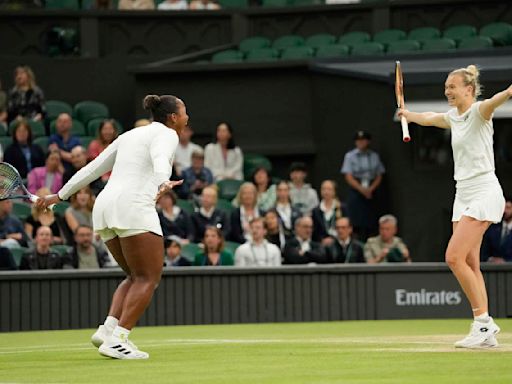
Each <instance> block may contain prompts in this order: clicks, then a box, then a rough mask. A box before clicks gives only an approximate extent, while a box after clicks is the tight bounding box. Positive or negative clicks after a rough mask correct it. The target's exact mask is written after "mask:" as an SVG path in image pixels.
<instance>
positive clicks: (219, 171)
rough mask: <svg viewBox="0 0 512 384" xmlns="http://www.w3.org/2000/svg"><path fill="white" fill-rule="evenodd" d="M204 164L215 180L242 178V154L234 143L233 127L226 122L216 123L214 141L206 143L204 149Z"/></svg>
mask: <svg viewBox="0 0 512 384" xmlns="http://www.w3.org/2000/svg"><path fill="white" fill-rule="evenodd" d="M204 165H205V167H206V168H209V169H210V171H212V173H213V177H214V178H215V181H219V180H225V179H235V180H243V179H244V174H243V165H244V156H243V153H242V150H241V149H240V148H239V147H237V146H236V145H235V140H234V138H233V129H232V128H231V125H229V124H228V123H220V124H219V125H217V130H216V134H215V143H210V144H208V145H207V146H206V147H205V149H204Z"/></svg>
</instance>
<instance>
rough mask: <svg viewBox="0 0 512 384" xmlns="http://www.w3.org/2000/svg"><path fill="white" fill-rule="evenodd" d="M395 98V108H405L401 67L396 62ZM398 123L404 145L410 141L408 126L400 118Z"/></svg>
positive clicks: (402, 118) (403, 118) (404, 120)
mask: <svg viewBox="0 0 512 384" xmlns="http://www.w3.org/2000/svg"><path fill="white" fill-rule="evenodd" d="M395 96H396V106H397V107H398V108H399V109H401V108H405V102H404V78H403V76H402V67H401V66H400V62H399V61H397V62H396V66H395ZM400 123H401V124H402V140H403V141H404V143H408V142H409V141H411V136H410V135H409V125H408V124H407V119H406V118H405V117H404V116H402V117H401V118H400Z"/></svg>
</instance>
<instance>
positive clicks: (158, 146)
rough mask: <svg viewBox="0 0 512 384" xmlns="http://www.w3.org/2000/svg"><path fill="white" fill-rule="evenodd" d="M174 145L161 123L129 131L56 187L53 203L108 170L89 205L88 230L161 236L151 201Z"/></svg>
mask: <svg viewBox="0 0 512 384" xmlns="http://www.w3.org/2000/svg"><path fill="white" fill-rule="evenodd" d="M178 141H179V140H178V135H177V133H176V131H174V130H173V129H170V128H167V127H166V126H165V125H163V124H161V123H157V122H154V123H151V124H149V125H147V126H144V127H139V128H134V129H132V130H130V131H128V132H126V133H124V134H122V135H120V136H119V137H118V138H117V139H116V140H115V141H114V142H113V143H112V144H110V145H109V146H108V147H107V148H105V150H104V151H103V152H101V153H100V155H99V156H98V157H97V158H96V159H94V160H93V161H91V162H90V163H89V164H87V165H86V166H85V167H83V168H82V169H80V170H79V171H78V172H77V173H76V174H75V175H74V176H73V177H72V178H71V179H70V180H69V181H68V182H67V183H66V184H65V185H64V186H63V187H62V189H61V190H60V191H59V197H60V198H61V199H62V200H67V199H68V198H69V197H70V196H71V195H73V194H74V193H76V192H77V191H79V190H80V189H81V188H83V187H84V186H86V185H88V184H89V183H91V182H92V181H94V180H96V179H97V178H98V177H100V176H101V175H103V174H105V173H106V172H108V171H110V170H112V174H111V176H110V179H109V181H108V183H107V185H106V186H105V188H104V189H103V191H101V193H100V194H99V195H98V197H97V199H96V202H95V204H94V209H93V225H94V230H95V231H102V230H105V229H120V230H139V231H140V232H144V231H148V232H154V233H156V234H158V235H162V229H161V227H160V221H159V220H158V215H157V212H156V209H155V196H156V194H157V192H158V186H159V185H160V184H162V183H163V182H165V181H167V180H169V178H170V176H171V173H172V161H173V159H174V154H175V152H176V147H177V145H178Z"/></svg>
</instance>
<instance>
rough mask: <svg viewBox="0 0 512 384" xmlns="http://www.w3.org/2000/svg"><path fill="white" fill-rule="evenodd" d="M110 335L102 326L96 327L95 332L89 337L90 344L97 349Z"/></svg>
mask: <svg viewBox="0 0 512 384" xmlns="http://www.w3.org/2000/svg"><path fill="white" fill-rule="evenodd" d="M110 335H112V332H109V331H108V330H107V327H105V326H104V325H103V324H102V325H100V326H99V327H98V329H97V330H96V332H94V334H93V335H92V336H91V343H92V344H93V345H94V346H95V347H96V348H99V347H100V346H101V344H103V342H104V341H105V339H106V338H107V337H109V336H110Z"/></svg>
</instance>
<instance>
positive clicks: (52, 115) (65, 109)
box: [45, 100, 73, 121]
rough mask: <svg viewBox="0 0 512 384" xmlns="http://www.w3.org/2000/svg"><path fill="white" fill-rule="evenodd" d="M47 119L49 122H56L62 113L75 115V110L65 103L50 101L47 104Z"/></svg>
mask: <svg viewBox="0 0 512 384" xmlns="http://www.w3.org/2000/svg"><path fill="white" fill-rule="evenodd" d="M45 105H46V119H47V121H52V120H55V119H56V118H57V117H59V115H60V114H61V113H67V114H68V115H69V116H72V115H73V108H72V107H71V105H69V104H68V103H66V102H65V101H60V100H48V101H47V102H46V103H45Z"/></svg>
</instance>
